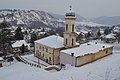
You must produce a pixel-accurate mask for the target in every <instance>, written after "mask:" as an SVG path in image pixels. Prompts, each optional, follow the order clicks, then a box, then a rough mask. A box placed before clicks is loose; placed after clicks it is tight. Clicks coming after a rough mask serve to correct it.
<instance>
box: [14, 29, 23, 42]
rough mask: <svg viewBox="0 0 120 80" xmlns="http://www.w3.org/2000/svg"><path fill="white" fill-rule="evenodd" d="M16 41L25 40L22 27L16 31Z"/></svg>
mask: <svg viewBox="0 0 120 80" xmlns="http://www.w3.org/2000/svg"><path fill="white" fill-rule="evenodd" d="M15 39H16V40H23V33H22V31H21V28H20V27H18V28H17V29H16V31H15Z"/></svg>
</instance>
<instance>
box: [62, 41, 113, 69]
mask: <svg viewBox="0 0 120 80" xmlns="http://www.w3.org/2000/svg"><path fill="white" fill-rule="evenodd" d="M112 49H113V46H111V45H106V44H100V43H93V42H89V43H85V44H81V45H80V46H79V47H76V48H71V49H66V50H61V54H60V64H62V65H66V64H71V65H72V66H76V67H77V66H81V65H84V64H87V63H89V62H92V61H95V60H97V59H100V58H102V57H105V56H107V55H110V54H112Z"/></svg>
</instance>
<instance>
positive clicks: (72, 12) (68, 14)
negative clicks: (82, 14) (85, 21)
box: [66, 6, 75, 17]
mask: <svg viewBox="0 0 120 80" xmlns="http://www.w3.org/2000/svg"><path fill="white" fill-rule="evenodd" d="M71 8H72V6H70V11H69V12H67V13H66V17H68V16H71V17H75V12H74V11H72V9H71Z"/></svg>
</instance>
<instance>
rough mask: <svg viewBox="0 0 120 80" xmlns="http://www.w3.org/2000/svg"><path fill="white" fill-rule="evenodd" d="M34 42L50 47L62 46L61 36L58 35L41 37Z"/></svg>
mask: <svg viewBox="0 0 120 80" xmlns="http://www.w3.org/2000/svg"><path fill="white" fill-rule="evenodd" d="M35 43H39V44H42V45H45V46H48V47H51V48H62V47H64V45H63V38H62V37H60V36H56V35H52V36H48V37H46V38H43V39H39V40H36V41H35Z"/></svg>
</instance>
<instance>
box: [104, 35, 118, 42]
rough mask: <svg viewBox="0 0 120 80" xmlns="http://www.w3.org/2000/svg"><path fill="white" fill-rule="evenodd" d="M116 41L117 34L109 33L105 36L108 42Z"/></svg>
mask: <svg viewBox="0 0 120 80" xmlns="http://www.w3.org/2000/svg"><path fill="white" fill-rule="evenodd" d="M115 41H116V37H115V34H112V33H111V34H108V35H106V36H105V42H107V43H113V42H115Z"/></svg>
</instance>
